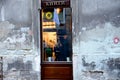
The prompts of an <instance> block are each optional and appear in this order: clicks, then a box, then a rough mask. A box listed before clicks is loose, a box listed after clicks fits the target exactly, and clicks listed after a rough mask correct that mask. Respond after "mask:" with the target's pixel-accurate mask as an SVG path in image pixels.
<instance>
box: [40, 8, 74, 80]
mask: <svg viewBox="0 0 120 80" xmlns="http://www.w3.org/2000/svg"><path fill="white" fill-rule="evenodd" d="M40 23H41V25H40V39H41V40H40V43H41V50H40V51H41V80H73V71H72V70H73V69H72V9H71V8H70V7H60V6H58V7H56V6H55V7H54V6H52V7H50V6H49V7H48V6H47V7H46V6H44V7H43V8H42V9H41V11H40Z"/></svg>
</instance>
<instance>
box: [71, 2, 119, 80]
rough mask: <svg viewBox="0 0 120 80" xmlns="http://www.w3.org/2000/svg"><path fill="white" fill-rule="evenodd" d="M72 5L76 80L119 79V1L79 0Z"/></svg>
mask: <svg viewBox="0 0 120 80" xmlns="http://www.w3.org/2000/svg"><path fill="white" fill-rule="evenodd" d="M71 5H72V10H73V22H72V28H73V68H74V69H73V72H74V80H119V79H120V76H119V75H120V68H119V66H120V65H119V63H120V11H119V9H120V6H119V5H120V1H119V0H104V1H101V0H76V1H72V3H71ZM76 69H77V70H76Z"/></svg>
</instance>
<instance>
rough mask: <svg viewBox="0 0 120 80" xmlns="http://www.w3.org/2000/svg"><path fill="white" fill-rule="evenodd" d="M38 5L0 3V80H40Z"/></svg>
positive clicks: (20, 0)
mask: <svg viewBox="0 0 120 80" xmlns="http://www.w3.org/2000/svg"><path fill="white" fill-rule="evenodd" d="M39 5H40V4H39V0H0V58H1V59H2V60H0V80H39V79H40V52H39V50H40V48H39V45H38V44H39V42H38V41H39V37H38V35H39V34H38V33H39V31H38V28H39V21H38V19H39V11H38V8H39ZM1 75H3V76H1ZM1 77H2V78H3V79H1Z"/></svg>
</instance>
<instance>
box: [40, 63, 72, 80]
mask: <svg viewBox="0 0 120 80" xmlns="http://www.w3.org/2000/svg"><path fill="white" fill-rule="evenodd" d="M41 71H42V74H41V75H42V80H72V78H73V75H72V64H42V70H41Z"/></svg>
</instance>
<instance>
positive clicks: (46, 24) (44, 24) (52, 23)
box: [42, 22, 56, 28]
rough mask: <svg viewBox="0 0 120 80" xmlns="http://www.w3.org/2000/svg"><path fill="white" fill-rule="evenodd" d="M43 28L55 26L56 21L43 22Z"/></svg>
mask: <svg viewBox="0 0 120 80" xmlns="http://www.w3.org/2000/svg"><path fill="white" fill-rule="evenodd" d="M42 25H43V28H55V27H56V26H55V22H43V24H42Z"/></svg>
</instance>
